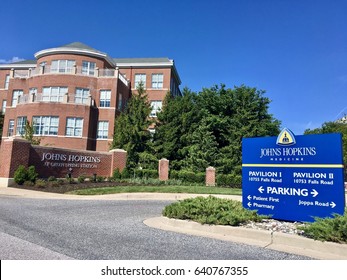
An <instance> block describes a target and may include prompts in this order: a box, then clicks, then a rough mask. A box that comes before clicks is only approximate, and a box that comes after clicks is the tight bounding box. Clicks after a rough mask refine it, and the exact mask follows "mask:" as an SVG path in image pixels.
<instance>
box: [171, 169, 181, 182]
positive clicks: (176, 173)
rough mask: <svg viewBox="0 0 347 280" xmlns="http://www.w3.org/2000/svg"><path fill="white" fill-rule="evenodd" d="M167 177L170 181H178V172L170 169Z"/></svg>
mask: <svg viewBox="0 0 347 280" xmlns="http://www.w3.org/2000/svg"><path fill="white" fill-rule="evenodd" d="M169 177H170V179H173V180H179V177H178V171H177V170H173V169H170V171H169Z"/></svg>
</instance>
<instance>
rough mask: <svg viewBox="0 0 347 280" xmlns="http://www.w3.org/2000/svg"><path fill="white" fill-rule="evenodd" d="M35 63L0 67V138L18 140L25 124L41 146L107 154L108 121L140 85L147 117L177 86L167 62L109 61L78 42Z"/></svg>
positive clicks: (111, 126) (47, 52) (43, 54)
mask: <svg viewBox="0 0 347 280" xmlns="http://www.w3.org/2000/svg"><path fill="white" fill-rule="evenodd" d="M35 58H36V60H26V61H21V62H17V63H11V64H0V106H1V108H0V111H1V112H2V113H3V114H5V118H4V126H3V134H2V140H6V139H10V138H21V135H23V132H24V127H25V124H26V122H27V121H29V122H30V123H31V124H32V126H33V128H34V135H35V136H37V137H39V138H40V139H41V145H42V146H50V147H56V148H67V149H78V150H91V151H108V150H109V145H110V143H111V142H112V136H113V133H114V120H115V118H116V117H117V115H119V113H120V112H121V111H122V110H123V109H124V107H125V105H126V103H127V101H128V100H129V98H131V95H132V94H136V87H137V85H138V83H139V82H140V81H142V82H143V83H144V85H145V88H146V92H147V95H148V99H149V101H150V103H151V105H152V112H151V117H156V113H157V112H158V110H160V108H161V106H162V101H163V99H164V97H165V95H166V94H167V92H168V91H170V92H171V94H172V95H174V96H177V95H180V94H181V92H180V90H179V85H180V83H181V81H180V78H179V75H178V73H177V70H176V67H175V64H174V62H173V60H170V59H168V58H139V59H137V58H130V59H125V58H119V59H117V58H111V57H110V56H109V55H107V54H106V53H104V52H101V51H98V50H95V49H93V48H90V47H89V46H86V45H84V44H82V43H72V44H68V45H65V46H62V47H56V48H50V49H45V50H42V51H39V52H37V53H35Z"/></svg>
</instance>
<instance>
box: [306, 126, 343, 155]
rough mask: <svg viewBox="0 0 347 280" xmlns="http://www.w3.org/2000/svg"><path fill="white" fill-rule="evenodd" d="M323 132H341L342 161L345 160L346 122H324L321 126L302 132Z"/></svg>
mask: <svg viewBox="0 0 347 280" xmlns="http://www.w3.org/2000/svg"><path fill="white" fill-rule="evenodd" d="M325 133H341V135H342V149H343V161H344V162H347V124H346V123H343V122H325V123H323V125H322V127H320V128H315V129H306V130H305V131H304V134H306V135H307V134H325Z"/></svg>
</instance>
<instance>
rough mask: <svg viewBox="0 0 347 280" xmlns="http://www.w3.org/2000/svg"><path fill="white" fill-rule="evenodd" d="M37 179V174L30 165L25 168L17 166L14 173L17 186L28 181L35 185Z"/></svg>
mask: <svg viewBox="0 0 347 280" xmlns="http://www.w3.org/2000/svg"><path fill="white" fill-rule="evenodd" d="M37 178H38V173H37V172H36V170H35V166H33V165H31V166H29V167H28V169H27V168H25V166H24V165H19V166H18V168H17V169H16V171H15V172H14V181H15V182H16V183H17V184H18V185H23V184H24V182H26V181H29V182H31V183H35V181H36V179H37Z"/></svg>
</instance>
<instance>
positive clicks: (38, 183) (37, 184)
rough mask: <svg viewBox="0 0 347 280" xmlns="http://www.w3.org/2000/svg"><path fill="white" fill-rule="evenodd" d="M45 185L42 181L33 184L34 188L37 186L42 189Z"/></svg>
mask: <svg viewBox="0 0 347 280" xmlns="http://www.w3.org/2000/svg"><path fill="white" fill-rule="evenodd" d="M46 185H47V183H46V181H45V180H43V179H37V180H36V182H35V186H37V187H39V188H44V187H46Z"/></svg>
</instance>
